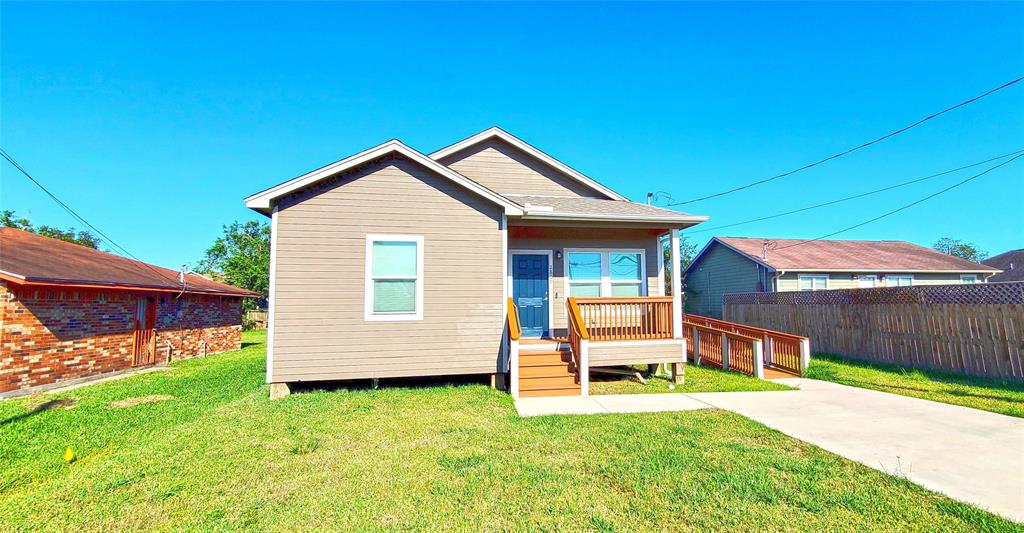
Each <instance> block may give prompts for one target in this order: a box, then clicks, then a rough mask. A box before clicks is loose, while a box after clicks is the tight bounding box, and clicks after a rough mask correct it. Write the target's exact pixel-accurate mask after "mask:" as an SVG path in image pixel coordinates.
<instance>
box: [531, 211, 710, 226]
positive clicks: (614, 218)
mask: <svg viewBox="0 0 1024 533" xmlns="http://www.w3.org/2000/svg"><path fill="white" fill-rule="evenodd" d="M522 218H523V220H580V221H590V222H643V223H645V224H673V225H680V224H685V225H686V226H692V225H695V224H700V223H701V222H704V221H706V220H708V218H709V217H707V216H702V215H690V216H680V217H649V216H643V215H606V214H597V213H558V212H550V211H548V212H544V211H540V212H538V211H533V212H531V211H527V212H526V213H525V214H524V215H523V216H522Z"/></svg>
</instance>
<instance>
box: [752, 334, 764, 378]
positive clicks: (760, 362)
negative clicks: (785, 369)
mask: <svg viewBox="0 0 1024 533" xmlns="http://www.w3.org/2000/svg"><path fill="white" fill-rule="evenodd" d="M754 377H755V378H757V379H764V343H763V342H761V341H760V340H755V341H754Z"/></svg>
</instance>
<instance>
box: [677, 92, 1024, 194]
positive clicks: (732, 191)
mask: <svg viewBox="0 0 1024 533" xmlns="http://www.w3.org/2000/svg"><path fill="white" fill-rule="evenodd" d="M1021 80H1024V76H1022V77H1019V78H1017V79H1015V80H1013V81H1010V82H1007V83H1004V84H1002V85H1000V86H999V87H996V88H994V89H990V90H988V91H986V92H984V93H982V94H979V95H978V96H975V97H974V98H971V99H968V100H964V101H963V102H960V103H959V104H956V105H954V106H952V107H947V108H946V109H943V110H942V111H939V112H937V113H932V114H931V115H928V116H927V117H924V118H922V119H920V120H918V121H917V122H914V123H913V124H910V125H908V126H904V127H902V128H900V129H898V130H896V131H893V132H891V133H887V134H885V135H883V136H881V137H879V138H877V139H874V140H872V141H868V142H866V143H864V144H861V145H859V146H856V147H854V148H850V149H849V150H845V151H843V152H839V153H838V154H835V155H830V156H828V157H826V158H825V159H821V160H818V161H815V162H813V163H810V164H807V165H804V166H802V167H800V168H797V169H794V170H790V171H788V172H783V173H782V174H776V175H774V176H771V177H769V178H764V179H761V180H757V181H754V182H751V183H748V184H746V185H741V186H739V187H734V188H732V189H728V190H725V191H722V192H717V193H715V194H709V195H707V196H701V197H699V198H693V199H691V200H684V201H682V202H675V203H670V204H668V205H670V206H671V205H683V204H691V203H694V202H700V201H703V200H708V199H711V198H717V197H719V196H725V195H726V194H732V193H734V192H737V191H742V190H744V189H749V188H751V187H754V186H757V185H761V184H763V183H768V182H769V181H774V180H777V179H779V178H784V177H786V176H790V175H793V174H796V173H797V172H800V171H802V170H807V169H809V168H811V167H816V166H818V165H820V164H822V163H826V162H828V161H831V160H833V159H838V158H840V157H843V156H844V155H847V154H851V153H853V152H856V151H857V150H861V149H864V148H867V147H868V146H871V145H873V144H875V143H879V142H881V141H884V140H885V139H888V138H889V137H893V136H895V135H899V134H901V133H903V132H905V131H907V130H909V129H911V128H914V127H916V126H919V125H921V124H923V123H925V122H928V121H929V120H931V119H933V118H936V117H938V116H940V115H944V114H946V113H949V112H950V111H953V110H954V109H957V108H959V107H963V106H965V105H968V104H971V103H973V102H976V101H978V100H981V99H982V98H985V97H986V96H988V95H990V94H992V93H995V92H997V91H1001V90H1003V89H1005V88H1007V87H1010V86H1011V85H1014V84H1016V83H1019V82H1020V81H1021Z"/></svg>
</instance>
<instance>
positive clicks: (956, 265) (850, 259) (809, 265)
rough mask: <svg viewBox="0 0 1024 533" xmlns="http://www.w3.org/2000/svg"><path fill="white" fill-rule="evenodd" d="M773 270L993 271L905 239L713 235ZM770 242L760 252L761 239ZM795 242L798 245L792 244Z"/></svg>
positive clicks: (994, 270)
mask: <svg viewBox="0 0 1024 533" xmlns="http://www.w3.org/2000/svg"><path fill="white" fill-rule="evenodd" d="M715 239H717V240H718V241H720V242H721V243H723V244H725V245H727V246H730V247H732V248H734V249H736V250H738V251H740V252H742V253H744V254H747V255H749V256H751V257H752V258H754V259H756V260H757V261H760V262H761V263H764V264H766V265H768V266H770V267H772V268H774V269H776V270H803V271H807V270H856V271H860V270H864V271H880V272H881V271H890V272H893V271H897V272H898V271H903V272H912V271H947V272H949V271H952V272H996V271H997V269H994V268H991V267H987V266H985V265H979V264H978V263H973V262H971V261H967V260H966V259H960V258H959V257H955V256H952V255H946V254H944V253H942V252H938V251H935V250H932V249H930V248H925V247H923V246H918V245H916V244H911V243H909V242H905V241H846V240H842V241H840V240H835V241H828V240H817V241H810V242H804V240H803V239H763V238H749V237H715ZM766 240H767V241H769V242H771V243H774V244H772V245H770V247H769V249H768V254H767V256H765V254H764V242H765V241H766ZM798 243H803V244H800V245H799V246H793V245H795V244H798Z"/></svg>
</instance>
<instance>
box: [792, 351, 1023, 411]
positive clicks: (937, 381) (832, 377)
mask: <svg viewBox="0 0 1024 533" xmlns="http://www.w3.org/2000/svg"><path fill="white" fill-rule="evenodd" d="M807 377H809V378H814V379H822V380H826V381H834V382H836V383H842V384H843V385H850V386H853V387H863V388H865V389H874V390H880V391H883V392H891V393H893V394H902V395H903V396H913V397H915V398H924V399H926V400H933V401H936V402H943V403H950V404H954V405H963V406H965V407H973V408H975V409H983V410H985V411H992V412H994V413H1001V414H1004V415H1010V416H1018V417H1024V383H1021V382H1011V381H1003V380H996V379H986V378H976V377H970V376H964V375H962V374H950V373H947V372H939V371H934V370H917V369H911V368H904V367H900V366H896V365H889V364H882V363H871V362H866V361H858V360H855V359H848V358H843V357H839V356H835V355H829V354H814V357H813V358H812V359H811V365H810V367H808V369H807Z"/></svg>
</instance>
